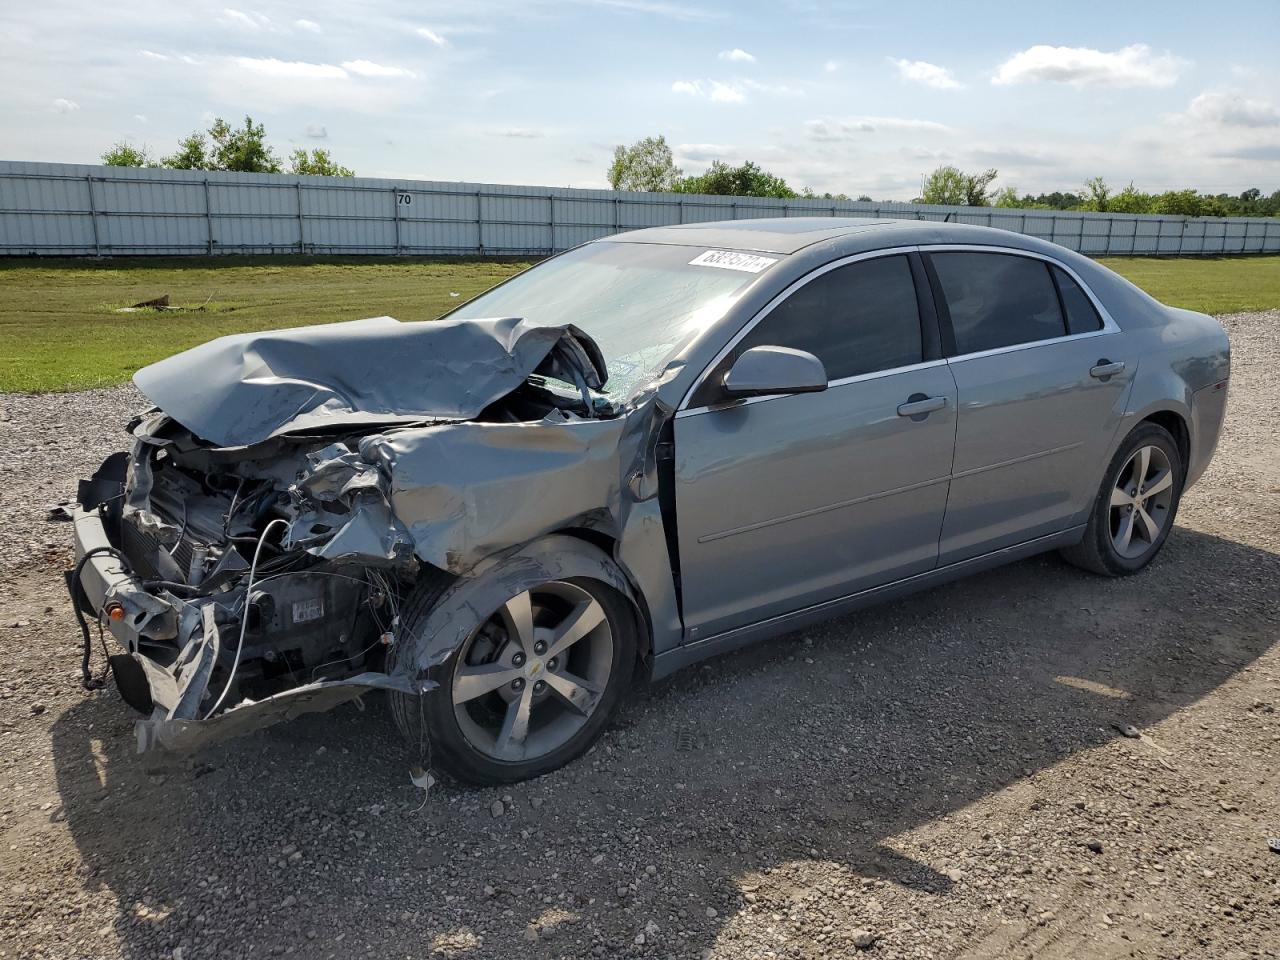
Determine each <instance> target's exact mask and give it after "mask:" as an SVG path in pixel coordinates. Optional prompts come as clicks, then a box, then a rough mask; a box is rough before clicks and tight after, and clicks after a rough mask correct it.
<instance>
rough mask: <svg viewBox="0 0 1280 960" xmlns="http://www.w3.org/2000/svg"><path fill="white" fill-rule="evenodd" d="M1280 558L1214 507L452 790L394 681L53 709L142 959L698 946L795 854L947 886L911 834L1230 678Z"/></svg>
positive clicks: (59, 750)
mask: <svg viewBox="0 0 1280 960" xmlns="http://www.w3.org/2000/svg"><path fill="white" fill-rule="evenodd" d="M1206 571H1212V576H1207V575H1206ZM1278 580H1280V557H1278V556H1277V555H1275V554H1272V553H1268V552H1265V551H1261V550H1257V549H1254V548H1251V547H1249V546H1245V545H1242V544H1239V543H1235V542H1232V541H1228V540H1224V539H1221V538H1218V537H1214V536H1209V535H1206V534H1201V533H1197V532H1194V531H1191V530H1188V529H1179V530H1178V531H1177V533H1176V535H1175V536H1174V537H1172V538H1171V539H1170V541H1169V543H1168V545H1167V547H1166V550H1165V552H1164V553H1163V555H1162V556H1161V557H1160V558H1159V560H1158V561H1157V562H1156V563H1155V564H1153V566H1152V567H1151V568H1150V569H1148V570H1147V571H1145V572H1144V573H1142V574H1140V575H1138V576H1136V577H1132V578H1127V579H1125V580H1106V579H1101V578H1096V577H1092V576H1089V575H1086V574H1083V573H1081V572H1079V571H1077V570H1075V569H1074V568H1071V567H1069V566H1067V565H1065V564H1064V563H1062V562H1061V561H1059V560H1058V559H1056V558H1055V557H1052V556H1048V557H1040V558H1033V559H1031V560H1028V561H1024V562H1021V563H1018V564H1014V565H1012V566H1009V567H1005V568H1002V569H999V570H995V571H991V572H989V573H985V574H982V575H978V576H975V577H971V578H969V579H967V580H964V581H960V582H957V583H954V584H949V585H946V586H943V587H939V588H936V589H933V590H929V591H927V592H924V593H922V594H919V595H917V596H915V597H911V598H908V599H905V600H902V601H899V602H896V603H893V604H890V605H886V606H881V607H877V608H873V609H869V610H865V611H862V612H860V613H858V614H855V615H852V616H847V617H844V618H842V619H839V620H835V621H831V622H829V623H826V624H823V625H820V626H818V627H816V628H812V629H809V630H806V631H803V632H800V633H796V634H793V635H790V636H789V637H786V638H781V639H779V640H776V641H773V642H770V643H765V644H762V645H757V646H755V647H753V648H750V649H747V650H744V651H740V652H738V653H735V654H731V655H727V656H724V657H721V658H719V659H717V660H713V661H711V662H708V663H705V664H701V665H698V666H695V667H692V668H689V669H687V670H685V671H683V672H682V673H680V674H677V675H676V676H674V677H673V678H670V679H669V680H666V681H664V682H662V683H660V684H657V685H654V686H650V687H645V688H641V689H639V690H638V691H637V692H636V694H635V695H634V696H633V697H632V698H631V699H630V701H629V702H628V704H627V706H626V707H625V709H624V711H623V713H622V715H621V717H620V719H619V720H618V721H617V722H616V723H615V724H614V726H613V727H612V728H611V729H610V731H609V732H608V733H607V735H606V737H605V738H604V740H603V741H602V742H601V743H600V744H599V745H598V746H597V747H596V748H595V749H593V750H592V751H591V752H590V753H589V754H588V755H587V756H586V757H584V758H583V759H581V760H579V761H578V762H576V763H574V764H572V765H570V767H568V768H567V769H565V770H562V771H558V772H557V773H555V774H552V775H550V776H547V777H544V778H541V779H540V780H538V781H535V782H532V783H527V784H518V785H513V786H511V787H507V788H498V789H472V788H465V787H460V786H455V785H449V784H445V785H438V786H436V787H435V788H433V790H432V792H431V793H430V794H429V795H428V796H426V797H425V801H424V795H423V794H422V792H421V791H420V790H419V789H417V788H416V787H414V786H412V785H411V784H410V782H409V763H410V760H409V758H408V757H407V756H406V754H405V753H404V752H403V751H402V749H401V748H400V747H398V746H396V741H395V739H394V737H395V735H394V732H393V729H392V726H391V724H390V722H389V720H388V719H387V717H386V716H385V714H384V711H383V710H382V709H381V705H379V704H373V703H370V704H369V705H368V706H369V708H368V709H367V710H365V711H363V712H362V711H360V710H357V709H355V708H354V707H348V708H340V709H339V710H337V711H335V712H333V713H330V714H326V715H319V716H312V717H305V718H302V719H301V720H298V721H294V722H293V723H290V724H287V725H284V726H280V727H277V728H274V729H272V730H269V731H266V732H263V733H260V734H256V735H254V736H251V737H248V738H244V739H241V740H238V741H233V742H231V743H228V744H224V745H221V746H218V747H216V748H213V749H212V750H210V751H209V752H207V753H206V754H202V755H199V756H196V757H193V758H174V757H170V756H165V755H153V754H147V755H142V756H138V755H136V754H134V753H133V741H132V734H131V716H130V715H129V713H128V711H127V708H126V707H125V706H124V705H123V704H122V703H121V702H120V701H119V700H118V698H117V697H116V696H114V695H113V694H112V695H105V694H100V695H96V696H89V697H86V699H85V700H84V701H83V702H82V703H81V704H79V705H78V706H77V707H75V708H73V709H72V710H70V711H68V712H67V713H66V714H65V715H64V716H63V717H62V718H61V719H60V720H59V721H58V722H57V724H56V725H55V727H54V729H53V756H54V762H55V764H56V771H57V777H58V784H59V788H60V793H61V799H62V803H63V808H62V812H63V814H64V815H65V818H66V822H67V825H68V827H69V828H70V831H71V834H72V836H73V838H74V840H75V842H76V844H77V846H78V849H79V853H80V855H81V857H82V858H83V860H84V862H85V868H84V876H85V879H84V883H85V884H86V886H87V887H89V888H92V889H95V890H98V891H100V892H109V895H111V896H114V897H115V898H116V901H117V903H118V913H117V918H116V921H115V931H114V932H115V934H116V936H118V938H119V940H120V942H121V944H122V949H123V954H124V955H125V956H127V957H139V958H141V957H155V956H171V955H172V951H173V950H174V948H181V956H182V957H183V958H184V960H191V958H193V957H203V956H219V957H221V956H233V955H248V954H252V955H253V956H265V955H270V954H273V953H284V952H287V953H290V954H293V955H297V956H303V957H312V956H314V957H327V956H333V955H337V956H344V955H348V954H355V953H361V954H363V953H365V952H368V953H369V954H370V955H373V956H393V955H406V954H408V955H413V956H420V955H428V954H431V953H432V952H433V951H438V952H440V953H442V954H449V955H453V956H467V957H488V956H495V957H504V956H512V955H516V954H522V955H528V956H579V955H584V956H588V955H592V954H593V952H594V954H595V955H597V956H612V955H616V954H618V953H621V952H624V951H625V950H630V949H632V948H633V945H634V942H635V938H636V937H637V935H638V934H639V933H642V932H643V931H644V928H645V925H646V923H648V922H656V923H657V924H658V926H659V927H660V929H661V933H660V934H657V933H654V932H652V931H651V934H650V935H651V937H652V936H661V937H663V938H664V939H663V943H664V944H665V945H666V946H664V948H663V949H662V950H660V952H661V953H663V954H664V955H665V954H666V953H671V954H673V955H680V956H697V955H698V954H699V952H700V951H702V950H704V949H706V948H708V947H712V946H714V944H715V942H716V939H717V937H718V936H719V935H720V934H721V932H722V931H723V928H724V926H725V925H726V924H727V923H730V922H732V918H733V917H734V915H735V913H737V912H738V911H739V910H741V909H742V908H743V907H744V906H745V905H746V904H747V903H749V902H750V901H751V900H752V899H753V897H754V893H753V891H754V889H755V888H756V887H757V886H759V883H760V877H761V875H763V874H765V873H767V872H769V871H777V870H784V871H785V870H792V871H794V872H795V879H794V881H793V882H794V883H796V884H799V885H803V884H804V883H805V880H804V877H805V866H806V864H811V863H814V862H819V861H821V862H825V863H830V864H835V865H837V867H838V869H840V870H842V871H845V872H847V874H848V875H849V876H850V877H851V878H853V881H854V883H855V884H856V883H858V882H860V881H861V880H870V881H877V882H878V881H888V882H890V883H893V884H898V885H903V886H906V887H910V888H912V889H913V890H916V891H920V892H923V893H925V894H927V895H929V896H937V897H945V896H948V895H949V893H950V892H951V887H952V884H953V880H952V878H951V877H949V876H948V874H947V873H946V872H945V871H944V870H943V869H942V867H941V866H940V865H939V864H931V863H926V862H923V858H917V857H914V856H912V855H909V854H907V853H904V852H902V851H901V850H900V849H897V847H898V846H900V845H898V844H895V842H894V838H895V837H897V836H898V835H900V834H902V833H903V832H904V831H908V830H912V829H914V828H917V827H920V826H921V825H924V824H927V823H929V822H930V821H933V820H936V819H938V818H941V817H946V816H950V815H954V814H957V812H958V811H961V810H962V809H963V808H964V807H966V806H967V805H969V804H971V803H973V802H974V801H975V800H978V799H979V798H982V797H984V796H986V795H988V794H991V793H993V792H996V791H1000V790H1002V789H1004V788H1006V787H1008V786H1010V785H1011V784H1016V783H1019V782H1023V781H1026V780H1027V779H1028V778H1034V777H1035V776H1036V775H1037V774H1038V773H1039V772H1041V771H1044V770H1046V769H1047V768H1049V767H1051V766H1053V765H1054V764H1057V763H1059V762H1060V761H1062V760H1064V759H1066V758H1068V757H1071V756H1073V755H1076V754H1079V753H1081V752H1083V751H1088V750H1090V749H1092V748H1095V747H1098V746H1100V745H1103V744H1106V743H1108V742H1109V741H1111V740H1112V739H1114V738H1116V737H1120V736H1122V733H1121V730H1123V728H1124V727H1125V726H1126V725H1133V726H1135V727H1138V728H1140V729H1141V728H1146V727H1149V726H1150V725H1152V724H1154V723H1156V722H1158V721H1160V720H1161V719H1163V718H1165V717H1168V716H1170V715H1171V714H1174V713H1175V712H1177V711H1179V710H1180V709H1182V708H1184V707H1186V706H1188V705H1190V704H1192V703H1194V702H1195V701H1197V700H1198V699H1200V698H1202V697H1204V696H1205V695H1207V694H1209V693H1210V692H1212V691H1213V690H1214V689H1215V688H1216V687H1218V686H1219V685H1220V684H1222V683H1223V682H1224V681H1226V680H1228V679H1229V678H1230V677H1232V676H1233V675H1234V674H1235V673H1236V672H1237V671H1239V670H1240V669H1242V668H1243V667H1245V666H1247V665H1248V664H1249V663H1250V662H1252V661H1253V660H1254V659H1255V658H1257V657H1258V656H1260V655H1261V654H1262V653H1264V652H1265V651H1266V650H1267V649H1268V648H1269V646H1270V645H1271V644H1272V643H1273V642H1274V639H1275V632H1274V631H1275V627H1274V623H1275V618H1276V617H1277V614H1278V612H1280V610H1278V608H1280V599H1278V598H1277V597H1276V596H1275V594H1274V589H1273V587H1274V584H1275V583H1276V582H1277V581H1278ZM495 801H497V802H502V804H503V809H502V811H501V814H500V815H498V816H495V815H494V813H493V811H492V810H491V807H492V806H493V804H494V803H495ZM291 848H292V849H291ZM649 866H653V867H654V868H655V869H654V871H652V872H650V871H647V870H646V867H649ZM708 907H710V908H711V909H710V910H708V909H707V908H708Z"/></svg>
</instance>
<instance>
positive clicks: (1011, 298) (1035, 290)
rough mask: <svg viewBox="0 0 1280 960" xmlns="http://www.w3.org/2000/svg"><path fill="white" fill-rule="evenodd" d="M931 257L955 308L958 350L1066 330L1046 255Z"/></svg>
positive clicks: (948, 254) (1062, 333) (1023, 340)
mask: <svg viewBox="0 0 1280 960" xmlns="http://www.w3.org/2000/svg"><path fill="white" fill-rule="evenodd" d="M930 258H931V259H932V261H933V268H934V270H935V271H936V273H937V276H938V282H939V283H940V284H941V285H942V293H943V296H944V297H945V298H946V302H947V309H948V310H949V311H950V314H951V328H952V330H953V332H954V333H955V338H956V352H957V353H959V354H966V353H977V352H979V351H981V350H994V349H996V348H998V347H1008V346H1013V345H1014V344H1019V343H1034V342H1035V341H1037V340H1051V339H1053V338H1054V337H1061V336H1065V335H1066V332H1067V328H1066V324H1065V323H1064V321H1063V318H1062V308H1061V306H1060V305H1059V304H1058V292H1057V290H1055V289H1054V285H1053V278H1052V277H1051V276H1050V274H1049V265H1048V264H1047V263H1045V262H1044V261H1043V260H1036V259H1033V258H1031V257H1020V256H1016V255H1014V254H1006V253H976V252H974V253H970V252H967V251H963V252H962V251H950V252H944V253H934V254H930Z"/></svg>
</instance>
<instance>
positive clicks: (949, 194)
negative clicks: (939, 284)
mask: <svg viewBox="0 0 1280 960" xmlns="http://www.w3.org/2000/svg"><path fill="white" fill-rule="evenodd" d="M999 176H1000V173H999V171H998V170H995V169H988V170H983V171H980V172H977V173H967V172H965V171H963V170H961V169H960V168H959V167H955V166H951V165H946V166H941V167H938V168H937V169H936V170H934V171H933V172H932V173H931V174H929V176H927V177H926V178H924V180H923V181H922V183H921V184H920V195H919V196H917V197H914V198H912V201H911V202H913V203H933V204H944V205H947V206H966V207H1013V208H1021V209H1030V210H1086V211H1094V212H1098V213H1147V214H1174V215H1181V216H1187V217H1276V216H1280V190H1276V191H1275V192H1274V193H1272V194H1270V195H1269V196H1266V195H1264V194H1263V193H1262V191H1261V190H1259V189H1257V188H1256V187H1253V188H1250V189H1248V190H1245V191H1243V192H1242V193H1240V194H1239V195H1238V196H1233V195H1231V194H1226V193H1219V194H1206V193H1199V192H1197V191H1196V190H1192V189H1187V190H1166V191H1164V192H1163V193H1144V192H1143V191H1141V190H1138V189H1137V188H1136V187H1134V185H1133V184H1132V183H1130V184H1129V185H1128V186H1127V187H1124V188H1123V189H1121V190H1118V191H1116V190H1113V189H1112V188H1111V187H1110V186H1109V185H1108V184H1107V183H1106V181H1105V180H1103V179H1102V177H1094V178H1092V179H1091V180H1088V181H1086V182H1085V184H1084V186H1083V189H1082V190H1080V191H1079V192H1078V193H1075V192H1069V191H1055V192H1053V193H1040V194H1035V195H1032V194H1029V193H1024V194H1021V195H1019V193H1018V191H1017V190H1016V189H1014V188H1013V187H1004V188H1002V189H996V180H997V179H998V177H999ZM608 177H609V183H610V185H611V186H612V187H613V189H615V190H639V191H651V192H652V191H662V192H669V193H706V194H716V195H720V196H735V197H775V198H781V199H805V198H817V197H819V196H820V197H821V199H824V200H848V199H849V197H848V195H847V194H843V193H837V194H831V193H824V194H821V195H818V194H815V193H814V192H813V191H812V190H809V189H808V188H804V189H801V190H799V191H797V190H795V189H793V188H792V187H791V186H790V185H789V184H788V183H787V182H786V180H784V179H783V178H782V177H779V176H777V175H775V174H772V173H769V172H768V171H767V170H762V169H761V168H760V167H759V166H758V165H757V164H755V163H752V162H750V161H747V162H745V163H742V164H740V165H738V166H736V167H735V166H730V165H728V164H726V163H724V162H722V161H720V160H716V161H714V162H713V163H712V164H711V167H710V169H708V170H707V171H706V172H705V173H703V174H699V175H696V176H685V174H684V171H682V170H681V169H680V168H679V167H678V166H676V162H675V157H674V156H673V154H672V152H671V147H670V146H668V144H667V141H666V138H665V137H661V136H659V137H646V138H644V139H643V140H638V141H637V142H635V143H633V144H631V145H630V146H623V145H619V146H618V147H615V148H614V151H613V162H612V163H610V165H609V171H608ZM857 199H858V200H862V201H870V200H871V198H870V197H869V196H866V195H865V194H864V195H862V196H859V197H858V198H857Z"/></svg>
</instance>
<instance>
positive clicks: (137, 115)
mask: <svg viewBox="0 0 1280 960" xmlns="http://www.w3.org/2000/svg"><path fill="white" fill-rule="evenodd" d="M133 119H135V120H137V121H138V122H139V123H146V122H147V117H146V115H145V114H142V113H135V114H134V115H133Z"/></svg>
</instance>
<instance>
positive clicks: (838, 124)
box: [804, 117, 953, 141]
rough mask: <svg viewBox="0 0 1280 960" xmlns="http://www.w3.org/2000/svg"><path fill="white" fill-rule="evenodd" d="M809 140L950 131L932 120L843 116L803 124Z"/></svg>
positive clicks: (942, 124) (950, 130) (944, 125)
mask: <svg viewBox="0 0 1280 960" xmlns="http://www.w3.org/2000/svg"><path fill="white" fill-rule="evenodd" d="M804 127H805V136H807V137H808V138H809V139H810V140H825V141H832V140H850V139H852V138H854V137H857V136H859V135H861V134H864V133H902V132H905V133H951V132H953V131H952V129H951V128H950V127H948V126H947V125H946V124H944V123H937V122H936V121H933V120H914V119H911V118H908V117H844V118H839V119H833V118H830V117H828V118H825V119H822V120H810V121H808V122H807V123H806V124H805V125H804Z"/></svg>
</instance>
